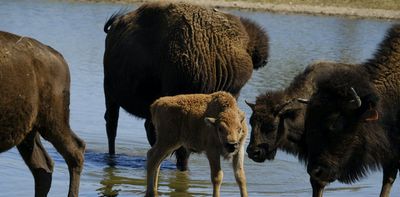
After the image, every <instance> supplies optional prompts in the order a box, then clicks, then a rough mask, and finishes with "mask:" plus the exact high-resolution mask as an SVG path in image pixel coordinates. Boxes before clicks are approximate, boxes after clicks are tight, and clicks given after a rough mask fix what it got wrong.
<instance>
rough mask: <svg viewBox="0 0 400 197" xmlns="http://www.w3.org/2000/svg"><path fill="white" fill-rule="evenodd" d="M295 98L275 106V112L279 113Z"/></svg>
mask: <svg viewBox="0 0 400 197" xmlns="http://www.w3.org/2000/svg"><path fill="white" fill-rule="evenodd" d="M295 100H296V99H291V100H288V101H286V102H285V103H283V104H282V105H280V106H279V107H278V108H277V110H276V112H275V114H280V113H281V111H282V110H283V109H284V108H285V107H286V106H288V105H289V104H291V103H293V101H295Z"/></svg>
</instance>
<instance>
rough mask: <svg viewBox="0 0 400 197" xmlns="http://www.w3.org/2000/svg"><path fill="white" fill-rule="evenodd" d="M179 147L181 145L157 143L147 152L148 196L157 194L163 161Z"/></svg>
mask: <svg viewBox="0 0 400 197" xmlns="http://www.w3.org/2000/svg"><path fill="white" fill-rule="evenodd" d="M168 146H169V145H168ZM171 146H172V145H171ZM177 147H179V146H175V147H174V146H172V147H166V146H163V145H159V144H155V145H154V146H153V147H152V148H151V149H150V150H149V151H148V152H147V189H146V196H147V197H151V196H157V187H158V175H159V173H160V165H161V162H162V161H163V160H164V159H165V158H166V157H167V156H168V155H169V154H171V153H172V151H173V150H174V149H175V148H177Z"/></svg>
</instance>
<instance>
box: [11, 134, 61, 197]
mask: <svg viewBox="0 0 400 197" xmlns="http://www.w3.org/2000/svg"><path fill="white" fill-rule="evenodd" d="M17 148H18V151H19V153H20V154H21V156H22V158H23V159H24V161H25V164H26V165H27V166H28V167H29V170H30V171H31V172H32V175H33V177H34V180H35V197H42V196H47V193H48V192H49V190H50V187H51V180H52V173H53V166H54V164H53V161H52V159H51V158H50V156H49V155H48V154H47V152H46V150H45V149H44V147H43V145H42V143H41V142H40V136H39V134H38V133H37V132H36V131H32V132H31V133H30V134H29V135H28V136H27V137H26V138H25V139H24V141H22V142H21V143H20V144H19V145H18V146H17Z"/></svg>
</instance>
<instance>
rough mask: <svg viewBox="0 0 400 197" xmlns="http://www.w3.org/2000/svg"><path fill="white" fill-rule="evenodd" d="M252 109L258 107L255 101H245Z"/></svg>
mask: <svg viewBox="0 0 400 197" xmlns="http://www.w3.org/2000/svg"><path fill="white" fill-rule="evenodd" d="M244 102H245V103H246V104H247V105H248V106H249V107H250V108H251V109H252V110H254V108H255V107H256V104H253V103H249V102H247V101H246V100H245V101H244Z"/></svg>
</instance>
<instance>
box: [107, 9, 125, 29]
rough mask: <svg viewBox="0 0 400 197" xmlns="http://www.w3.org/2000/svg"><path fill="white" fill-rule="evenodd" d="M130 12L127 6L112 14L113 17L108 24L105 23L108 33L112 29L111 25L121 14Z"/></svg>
mask: <svg viewBox="0 0 400 197" xmlns="http://www.w3.org/2000/svg"><path fill="white" fill-rule="evenodd" d="M127 12H128V9H127V8H122V9H120V10H118V11H117V12H115V13H114V14H112V15H111V17H110V18H109V19H108V20H107V22H106V24H104V29H103V30H104V32H105V33H108V31H109V30H110V26H111V25H112V24H113V23H114V21H115V20H117V19H118V18H119V17H120V16H122V15H124V14H126V13H127Z"/></svg>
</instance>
